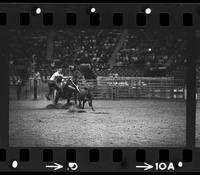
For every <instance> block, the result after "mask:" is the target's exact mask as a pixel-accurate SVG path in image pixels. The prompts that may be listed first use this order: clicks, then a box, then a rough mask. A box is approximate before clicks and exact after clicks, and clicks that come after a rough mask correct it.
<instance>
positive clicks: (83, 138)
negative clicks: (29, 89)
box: [9, 99, 200, 147]
mask: <svg viewBox="0 0 200 175" xmlns="http://www.w3.org/2000/svg"><path fill="white" fill-rule="evenodd" d="M61 103H64V102H62V101H61ZM48 104H50V102H49V101H45V100H43V101H42V100H40V101H28V100H27V101H10V110H9V115H10V116H9V144H10V146H12V147H15V146H17V147H180V146H185V144H186V143H185V142H186V141H185V140H186V139H185V138H186V116H185V115H186V109H185V102H184V101H180V100H176V101H175V100H150V99H149V100H145V99H144V100H143V99H140V100H114V101H113V100H94V101H93V105H94V108H95V111H94V112H93V111H92V110H91V109H90V108H89V107H88V105H86V109H85V111H86V112H83V113H77V112H69V110H66V109H47V108H46V106H47V105H48ZM199 116H200V115H199ZM199 125H200V121H199Z"/></svg>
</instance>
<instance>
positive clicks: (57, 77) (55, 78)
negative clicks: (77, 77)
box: [46, 68, 79, 100]
mask: <svg viewBox="0 0 200 175" xmlns="http://www.w3.org/2000/svg"><path fill="white" fill-rule="evenodd" d="M67 78H68V77H67V76H64V75H63V74H62V68H59V69H58V70H57V71H56V72H55V73H54V74H53V75H52V76H51V77H50V79H49V81H48V87H49V92H48V93H47V95H46V98H47V100H50V98H49V96H50V95H51V94H53V92H54V90H55V89H56V90H57V91H58V92H61V91H62V88H61V83H62V80H63V79H67ZM68 81H69V82H70V83H71V84H72V86H74V87H75V88H77V86H76V85H75V84H74V82H73V81H72V79H69V80H68ZM77 90H78V88H77ZM78 91H79V90H78Z"/></svg>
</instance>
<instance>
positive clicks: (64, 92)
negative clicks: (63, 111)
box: [54, 80, 79, 105]
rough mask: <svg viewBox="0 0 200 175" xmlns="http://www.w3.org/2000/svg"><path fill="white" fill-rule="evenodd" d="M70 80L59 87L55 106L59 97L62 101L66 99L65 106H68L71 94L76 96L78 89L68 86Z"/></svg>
mask: <svg viewBox="0 0 200 175" xmlns="http://www.w3.org/2000/svg"><path fill="white" fill-rule="evenodd" d="M70 81H71V80H67V81H66V80H64V81H63V82H62V83H61V85H60V90H59V91H57V93H56V96H55V101H54V102H55V104H57V103H58V100H59V98H60V97H62V98H63V99H67V103H66V104H65V105H69V104H70V99H71V97H72V95H73V94H77V93H79V89H78V87H77V86H76V87H74V86H72V85H71V84H70Z"/></svg>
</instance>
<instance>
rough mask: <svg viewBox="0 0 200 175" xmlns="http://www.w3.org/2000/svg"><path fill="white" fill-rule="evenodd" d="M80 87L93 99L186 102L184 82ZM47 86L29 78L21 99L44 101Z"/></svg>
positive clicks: (105, 81)
mask: <svg viewBox="0 0 200 175" xmlns="http://www.w3.org/2000/svg"><path fill="white" fill-rule="evenodd" d="M79 87H80V88H83V87H89V88H90V89H91V91H92V93H93V96H94V99H113V100H115V99H129V98H130V99H131V98H135V99H137V98H162V99H185V96H186V90H185V82H184V80H177V79H173V78H150V77H124V78H122V77H121V78H108V77H100V78H97V79H95V80H94V79H93V80H87V81H80V82H79ZM47 91H48V84H47V82H46V81H43V80H41V79H35V80H34V79H33V78H30V79H29V80H27V81H26V82H25V84H24V85H23V86H22V88H21V99H37V100H39V99H45V94H46V93H47ZM9 99H10V100H15V99H17V95H16V86H15V84H14V83H10V91H9Z"/></svg>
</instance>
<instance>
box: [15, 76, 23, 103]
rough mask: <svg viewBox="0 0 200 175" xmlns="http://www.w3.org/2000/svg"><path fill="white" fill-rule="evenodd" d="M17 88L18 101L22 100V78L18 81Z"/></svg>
mask: <svg viewBox="0 0 200 175" xmlns="http://www.w3.org/2000/svg"><path fill="white" fill-rule="evenodd" d="M15 86H16V94H17V100H20V99H21V91H22V80H21V78H20V77H19V78H18V79H17V80H16V82H15Z"/></svg>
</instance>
